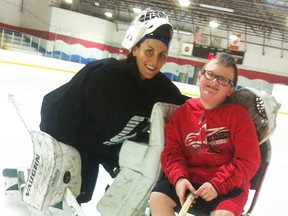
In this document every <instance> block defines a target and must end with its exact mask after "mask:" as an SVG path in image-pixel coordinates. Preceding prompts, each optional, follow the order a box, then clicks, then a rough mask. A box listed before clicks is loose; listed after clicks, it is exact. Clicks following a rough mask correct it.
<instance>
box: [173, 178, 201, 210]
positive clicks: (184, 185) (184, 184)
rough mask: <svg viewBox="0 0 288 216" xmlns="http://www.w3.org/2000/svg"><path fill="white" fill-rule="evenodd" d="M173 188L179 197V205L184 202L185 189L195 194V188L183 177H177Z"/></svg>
mask: <svg viewBox="0 0 288 216" xmlns="http://www.w3.org/2000/svg"><path fill="white" fill-rule="evenodd" d="M175 190H176V193H177V196H178V197H179V200H180V203H181V206H182V205H183V204H184V202H185V198H186V195H187V193H186V192H187V190H189V191H190V192H191V193H192V194H195V193H196V191H195V188H194V187H193V186H192V184H191V183H190V182H189V181H188V180H187V179H185V178H179V179H178V181H177V182H176V185H175Z"/></svg>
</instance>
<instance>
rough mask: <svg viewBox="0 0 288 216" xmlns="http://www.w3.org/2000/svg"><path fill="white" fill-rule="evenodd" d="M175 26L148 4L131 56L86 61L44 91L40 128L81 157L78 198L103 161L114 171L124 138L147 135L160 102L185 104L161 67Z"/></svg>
mask: <svg viewBox="0 0 288 216" xmlns="http://www.w3.org/2000/svg"><path fill="white" fill-rule="evenodd" d="M172 33H173V29H172V26H171V24H170V22H169V20H168V17H167V16H166V15H165V14H164V13H163V12H160V11H155V10H147V11H144V12H143V13H141V14H140V15H139V16H138V17H137V18H136V19H135V20H134V21H133V23H132V24H131V26H130V28H129V29H128V31H127V33H126V36H125V38H124V40H123V46H124V47H125V48H127V49H130V48H131V52H130V54H129V56H128V58H127V59H125V60H116V59H113V58H109V59H103V60H98V61H95V62H91V63H89V64H87V65H86V66H85V67H84V68H83V69H82V70H80V71H79V72H78V73H77V74H76V75H75V76H74V77H73V78H72V79H71V81H70V82H68V83H66V84H64V85H63V86H61V87H59V88H57V89H56V90H54V91H52V92H50V93H49V94H47V95H45V97H44V100H43V104H42V109H41V124H40V129H41V130H42V131H44V132H46V133H48V134H50V135H51V136H53V137H54V138H56V139H57V140H58V141H61V142H63V143H65V144H68V145H72V146H74V147H75V148H76V149H77V150H78V151H79V152H80V155H81V159H82V188H81V194H80V195H79V196H78V197H77V199H78V202H80V203H84V202H88V201H89V200H90V199H91V197H92V195H93V190H94V187H95V183H96V180H97V176H98V169H99V165H100V164H102V165H103V166H104V168H105V169H106V170H107V171H108V172H109V173H110V175H111V176H112V177H115V175H116V172H115V169H116V170H117V167H118V153H119V150H120V148H121V145H122V143H123V141H124V140H125V139H131V140H145V139H148V130H149V117H150V113H151V110H152V107H153V105H154V104H155V103H156V102H159V101H161V102H167V103H174V104H182V103H184V101H185V100H186V97H185V96H183V95H181V93H180V91H179V90H178V88H177V87H176V86H175V85H174V84H173V83H172V82H171V81H170V80H169V79H167V78H166V77H165V76H164V75H163V74H162V73H161V72H160V69H161V67H162V66H163V65H164V64H165V62H166V59H167V55H168V48H169V43H170V41H171V39H172Z"/></svg>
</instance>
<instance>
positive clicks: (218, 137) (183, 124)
mask: <svg viewBox="0 0 288 216" xmlns="http://www.w3.org/2000/svg"><path fill="white" fill-rule="evenodd" d="M260 162H261V157H260V150H259V144H258V139H257V134H256V130H255V127H254V124H253V121H252V119H251V117H250V115H249V113H248V111H247V110H246V108H245V107H244V106H242V105H239V104H226V105H224V106H221V107H218V108H215V109H212V110H208V111H207V110H205V109H204V107H203V106H202V105H201V104H200V101H199V99H189V100H188V101H187V102H186V103H185V104H183V105H182V106H180V107H179V108H178V109H177V110H176V111H175V112H174V114H173V115H172V117H171V119H170V122H169V123H168V124H167V126H166V129H165V147H164V150H163V152H162V155H161V163H162V168H163V171H164V173H165V175H166V176H167V177H168V179H169V181H170V182H171V183H172V184H174V185H175V184H176V181H177V180H178V179H179V178H180V177H185V178H187V179H189V180H190V181H191V183H192V184H193V183H194V184H203V183H204V182H207V181H208V182H210V183H211V184H212V185H213V186H214V187H215V189H216V190H217V192H218V194H226V193H228V192H229V191H231V190H233V189H235V188H242V189H243V190H245V191H247V190H248V189H249V187H250V183H249V181H250V180H251V178H252V177H253V176H254V175H255V173H256V171H257V169H258V168H259V166H260Z"/></svg>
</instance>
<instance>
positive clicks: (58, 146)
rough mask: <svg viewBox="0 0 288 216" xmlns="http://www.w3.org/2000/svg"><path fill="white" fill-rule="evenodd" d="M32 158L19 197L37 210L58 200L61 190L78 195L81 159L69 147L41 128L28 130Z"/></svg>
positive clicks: (73, 149)
mask: <svg viewBox="0 0 288 216" xmlns="http://www.w3.org/2000/svg"><path fill="white" fill-rule="evenodd" d="M31 136H32V141H33V144H34V157H33V162H32V165H31V168H30V172H29V176H28V178H27V182H26V185H25V188H24V191H23V200H24V201H25V202H26V203H27V204H28V205H30V206H32V207H33V208H35V209H37V210H42V209H45V208H47V207H49V206H54V205H55V204H57V203H59V202H61V201H62V200H63V197H64V193H65V189H66V188H67V187H69V188H70V190H71V191H72V193H73V195H74V196H78V195H79V193H80V187H81V158H80V154H79V152H78V151H77V150H76V149H75V148H73V147H72V146H69V145H66V144H64V143H61V142H58V141H57V140H56V139H54V138H53V137H51V136H50V135H48V134H46V133H44V132H41V131H32V132H31Z"/></svg>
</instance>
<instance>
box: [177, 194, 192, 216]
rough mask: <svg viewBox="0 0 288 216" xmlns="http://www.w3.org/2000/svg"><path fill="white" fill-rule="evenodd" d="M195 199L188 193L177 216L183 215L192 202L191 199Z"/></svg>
mask: <svg viewBox="0 0 288 216" xmlns="http://www.w3.org/2000/svg"><path fill="white" fill-rule="evenodd" d="M194 199H195V196H194V195H193V194H192V193H189V195H188V197H187V199H186V200H185V202H184V204H183V206H182V208H181V210H180V212H179V214H178V216H185V215H186V214H187V212H188V210H189V208H190V206H191V204H192V202H193V200H194Z"/></svg>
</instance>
